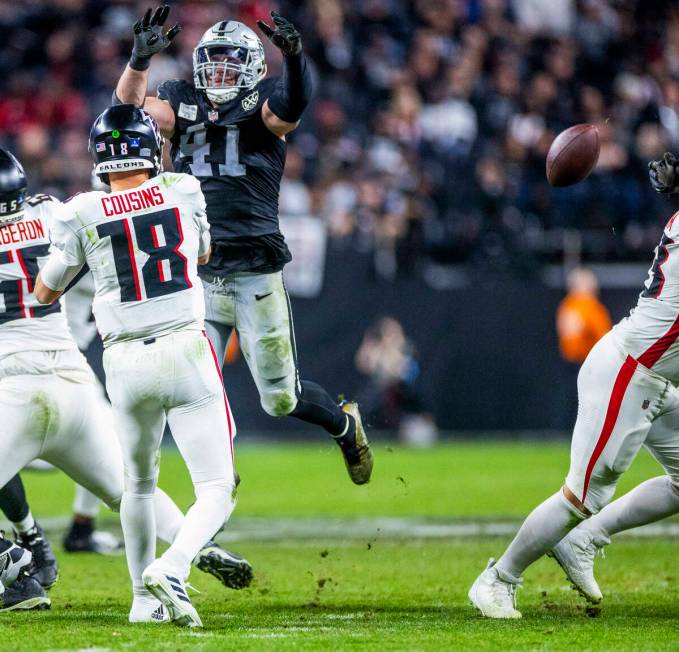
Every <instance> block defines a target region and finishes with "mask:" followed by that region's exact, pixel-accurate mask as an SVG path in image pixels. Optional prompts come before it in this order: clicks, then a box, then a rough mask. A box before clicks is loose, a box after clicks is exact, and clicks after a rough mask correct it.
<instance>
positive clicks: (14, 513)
mask: <svg viewBox="0 0 679 652" xmlns="http://www.w3.org/2000/svg"><path fill="white" fill-rule="evenodd" d="M0 509H1V510H2V511H3V513H4V514H5V516H6V517H7V520H8V521H12V523H18V522H20V521H22V520H23V519H25V518H26V516H27V515H28V514H29V512H30V509H29V507H28V501H27V500H26V490H25V489H24V483H23V482H22V480H21V476H20V475H19V474H18V473H17V474H16V475H15V476H14V477H13V478H12V479H11V480H10V481H9V482H8V483H7V484H6V485H5V486H4V487H2V489H0Z"/></svg>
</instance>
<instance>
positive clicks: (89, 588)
mask: <svg viewBox="0 0 679 652" xmlns="http://www.w3.org/2000/svg"><path fill="white" fill-rule="evenodd" d="M239 444H240V447H239V449H238V451H237V462H238V469H239V472H240V473H241V475H242V477H243V484H242V485H241V489H240V492H239V505H238V507H237V509H236V512H235V514H234V517H233V519H232V528H230V529H228V530H227V533H226V535H228V536H231V537H232V539H236V540H231V541H228V543H226V544H225V545H227V546H228V547H230V548H231V549H233V550H235V551H237V552H239V553H241V554H243V555H245V556H247V558H248V559H249V560H250V561H251V562H252V563H253V565H254V566H255V568H256V580H255V583H254V585H253V587H251V588H250V589H247V590H244V591H240V592H234V591H229V590H227V589H225V588H223V587H222V586H221V585H219V584H218V583H217V581H216V580H215V579H214V578H212V577H208V576H205V575H203V574H201V573H200V572H198V571H194V572H193V573H192V576H191V583H192V584H193V585H194V586H196V588H197V589H199V590H200V591H201V593H200V594H197V595H195V596H194V597H193V601H194V604H195V606H196V608H197V609H198V610H199V612H200V614H201V616H202V617H203V622H204V624H205V628H204V629H202V630H197V631H193V630H192V631H189V630H183V629H180V628H177V627H174V626H171V625H160V626H159V625H142V626H140V625H135V626H132V625H129V624H128V623H127V621H126V615H127V610H128V608H129V578H128V575H127V569H126V565H125V561H124V557H100V556H94V555H67V554H65V553H63V552H61V551H60V550H59V551H58V552H59V558H60V562H61V578H60V581H59V583H58V584H57V585H56V586H55V587H54V589H53V590H52V591H51V592H50V595H51V597H52V601H53V606H52V609H51V610H50V611H47V612H27V613H5V614H2V615H1V616H0V634H1V635H2V637H3V639H2V640H3V643H2V649H11V650H17V651H18V650H31V651H32V650H91V651H92V652H94V651H95V650H108V649H111V650H164V649H167V650H234V649H239V650H334V649H336V650H344V649H348V650H365V649H367V650H373V649H381V650H452V649H460V650H470V649H502V650H505V649H536V650H537V649H540V650H569V651H572V650H573V649H583V650H584V649H587V650H609V649H617V650H621V649H624V650H632V649H638V650H642V649H643V650H651V649H672V648H675V647H677V645H678V638H679V635H677V634H676V630H677V618H679V589H678V584H677V579H678V578H679V571H678V570H677V566H676V558H677V542H676V541H675V540H672V539H667V538H663V539H660V538H654V539H639V538H633V537H622V538H619V539H617V540H616V541H615V542H614V545H612V546H610V547H609V548H608V550H607V557H606V559H604V560H599V561H598V562H597V574H598V577H599V579H600V581H601V585H602V587H603V589H604V593H605V596H606V597H605V602H604V605H603V608H602V609H601V611H600V613H598V614H591V613H590V614H587V613H586V611H585V609H584V605H583V603H582V602H581V600H580V599H579V598H578V596H577V595H576V594H575V592H573V591H571V590H570V588H569V587H568V585H567V583H566V582H565V580H564V579H563V577H562V574H561V571H560V569H559V568H558V567H557V566H556V565H555V564H554V562H552V561H551V560H542V561H540V562H538V563H537V564H536V565H535V566H534V567H533V568H531V569H529V571H528V572H527V573H526V586H525V588H524V589H522V590H521V591H520V593H519V605H520V608H521V609H522V610H523V612H524V618H523V620H521V621H518V622H492V621H486V620H483V619H481V618H480V617H479V616H478V615H477V614H476V613H475V612H474V610H473V609H472V608H471V607H470V606H469V605H468V602H467V598H466V592H467V589H468V588H469V585H470V584H471V582H472V581H473V579H474V578H475V576H476V575H477V574H478V573H479V572H480V570H481V569H482V568H483V566H484V564H485V562H486V561H487V559H488V557H489V556H491V555H497V554H499V553H500V552H501V551H502V549H503V547H504V545H506V543H507V541H508V539H509V536H500V537H486V538H479V537H473V538H467V537H450V536H449V537H443V538H418V537H415V536H413V534H414V533H417V531H416V529H413V530H412V531H409V528H408V523H409V522H411V521H412V522H414V521H415V520H417V521H422V520H423V519H427V518H429V519H431V522H432V523H451V522H461V523H463V522H476V523H478V522H495V521H512V522H514V521H518V520H519V519H520V518H522V517H523V516H525V514H526V513H527V511H529V510H530V509H531V508H532V507H533V506H534V505H535V504H536V503H537V502H538V501H540V500H541V499H542V498H544V497H546V496H547V495H549V494H550V493H552V492H553V491H555V490H556V489H557V487H558V486H559V485H560V483H561V482H562V480H563V476H564V474H565V471H566V467H567V463H568V455H567V446H566V445H565V444H558V443H557V444H555V443H520V444H510V443H487V444H484V445H479V444H448V445H442V446H439V447H437V448H434V449H431V450H427V451H413V450H406V449H402V448H399V447H398V446H387V445H384V444H379V445H378V446H377V447H376V469H375V474H374V477H373V481H372V482H371V484H370V485H368V486H367V487H353V486H352V485H351V484H350V483H349V481H348V480H347V479H346V477H345V474H344V469H343V467H342V465H341V461H340V459H339V457H338V456H337V454H336V452H335V451H334V450H332V449H331V448H329V447H324V446H322V445H320V444H318V445H311V446H304V447H302V446H288V447H286V446H277V445H250V446H248V445H247V443H244V442H243V440H241V441H240V442H239ZM161 466H162V474H161V485H162V486H163V487H164V488H165V489H166V490H167V491H168V492H169V493H170V494H171V495H172V496H173V497H174V498H175V499H176V500H177V502H178V503H179V504H180V506H181V507H182V508H186V507H187V506H188V505H189V504H190V502H191V500H192V496H191V488H190V484H189V482H188V477H187V474H186V471H185V469H184V468H183V465H182V463H181V461H180V460H179V459H178V457H177V455H176V453H174V451H172V450H171V449H168V450H166V451H164V453H163V460H162V463H161ZM659 472H660V471H659V468H658V467H657V464H656V463H655V462H654V461H653V460H652V459H651V458H650V456H648V455H646V454H643V455H642V456H640V459H639V460H637V462H636V463H635V465H634V467H633V468H632V469H631V471H630V473H629V474H628V476H627V477H626V478H625V479H624V480H623V482H622V483H621V486H620V492H622V491H625V490H627V489H629V488H630V487H632V486H634V485H635V484H636V483H638V482H639V481H641V480H643V479H645V478H647V477H651V476H653V475H657V474H658V473H659ZM25 478H26V481H27V486H28V491H29V498H30V500H31V502H32V507H33V511H34V513H35V514H36V515H37V516H38V517H39V518H42V519H44V521H45V522H46V523H54V522H55V519H54V518H53V517H57V516H65V515H66V514H67V513H68V509H69V505H70V501H71V499H72V493H73V490H72V485H71V484H70V483H69V481H68V480H66V479H64V478H63V476H61V475H60V474H56V473H44V474H38V473H28V474H26V476H25ZM385 517H390V518H391V519H392V520H393V521H394V522H397V523H401V524H402V526H403V529H402V531H401V532H399V533H396V534H394V535H392V536H385V535H384V534H383V531H382V528H381V527H380V523H381V521H380V520H379V519H384V518H385ZM336 519H341V520H340V522H341V523H342V524H343V525H342V528H343V529H340V530H339V533H338V530H337V529H336V528H335V529H332V528H329V527H328V524H329V523H332V522H334V521H335V520H336ZM100 520H101V522H102V525H104V526H106V527H108V528H110V529H115V527H116V523H115V518H114V517H113V515H110V513H109V514H106V513H105V512H104V511H102V518H101V519H100ZM354 521H355V522H356V524H358V523H359V521H360V523H361V528H358V525H357V529H356V530H354V528H353V527H352V522H354ZM271 523H278V524H280V523H284V524H286V527H287V529H286V530H285V533H284V534H282V535H281V537H279V538H276V537H272V536H271V535H270V534H269V535H267V536H268V537H269V538H264V537H263V536H259V535H258V528H257V525H258V524H260V525H261V530H262V531H264V530H266V528H267V527H269V526H270V525H271ZM296 524H304V527H305V528H306V529H305V530H303V531H302V530H300V532H297V533H296V530H295V526H296ZM366 524H367V525H366ZM371 524H372V525H371ZM244 525H247V527H244ZM371 528H372V529H371ZM269 532H270V527H269ZM357 532H358V534H357ZM53 534H54V538H55V541H56V542H58V539H59V536H58V533H57V532H54V533H53Z"/></svg>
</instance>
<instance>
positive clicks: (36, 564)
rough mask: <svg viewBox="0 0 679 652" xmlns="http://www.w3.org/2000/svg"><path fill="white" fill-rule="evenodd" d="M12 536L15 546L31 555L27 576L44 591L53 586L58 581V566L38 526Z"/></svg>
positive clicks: (50, 547) (48, 543)
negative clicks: (36, 582)
mask: <svg viewBox="0 0 679 652" xmlns="http://www.w3.org/2000/svg"><path fill="white" fill-rule="evenodd" d="M14 534H15V537H14V539H15V541H16V543H17V545H19V546H21V547H22V548H26V550H29V551H30V552H31V553H32V555H33V561H32V563H31V567H30V569H29V571H28V573H29V575H30V576H31V577H34V578H35V579H36V580H38V582H39V583H40V584H41V586H42V587H43V588H45V589H49V588H50V587H52V586H54V584H55V583H56V581H57V580H58V579H59V564H58V563H57V559H56V557H55V556H54V553H53V552H52V546H51V545H50V542H49V541H48V540H47V537H46V536H45V533H44V532H43V530H42V528H41V527H40V525H38V524H37V523H36V524H35V525H34V526H33V527H32V528H31V529H30V530H29V531H28V532H24V533H23V534H18V533H16V532H15V533H14Z"/></svg>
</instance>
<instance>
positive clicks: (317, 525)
mask: <svg viewBox="0 0 679 652" xmlns="http://www.w3.org/2000/svg"><path fill="white" fill-rule="evenodd" d="M70 522H71V516H70V515H64V516H53V517H42V518H40V524H41V525H42V526H43V527H44V528H45V530H47V531H48V533H52V532H54V531H63V530H65V529H66V528H67V527H68V526H69V525H70ZM102 525H103V527H102V529H105V530H107V529H116V528H118V530H119V526H118V525H117V524H113V523H111V522H106V521H104V523H103V524H102ZM520 525H521V521H518V520H517V521H514V520H502V521H500V520H495V521H484V520H462V519H443V518H422V517H420V518H418V517H387V516H381V517H363V518H309V517H298V518H297V517H289V518H268V517H247V516H244V517H235V518H233V519H232V520H231V521H229V522H228V523H227V524H226V527H225V528H224V531H223V532H221V533H220V534H218V535H217V537H216V539H217V541H218V542H221V543H229V542H233V541H280V540H300V541H303V540H309V541H311V542H316V541H323V540H329V541H335V540H368V541H375V540H380V539H457V538H462V539H469V538H484V537H508V536H512V535H514V534H516V531H517V530H518V528H519V526H520ZM10 527H11V523H9V522H8V521H0V529H5V530H9V529H10ZM622 534H623V536H632V537H642V538H652V537H677V538H679V522H677V521H666V522H661V523H653V524H651V525H645V526H644V527H641V528H637V529H635V530H630V531H629V532H623V533H622ZM313 545H316V543H313Z"/></svg>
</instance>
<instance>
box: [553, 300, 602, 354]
mask: <svg viewBox="0 0 679 652" xmlns="http://www.w3.org/2000/svg"><path fill="white" fill-rule="evenodd" d="M611 326H612V324H611V317H610V315H609V314H608V310H606V307H605V306H604V305H603V304H602V303H601V302H600V301H599V300H598V299H597V298H596V296H594V295H593V294H589V293H582V292H571V293H569V294H568V295H566V298H565V299H564V300H563V301H562V302H561V303H560V304H559V307H558V309H557V311H556V330H557V334H558V336H559V349H560V350H561V355H562V356H563V358H564V359H565V360H568V362H575V363H577V364H581V363H582V362H584V360H585V358H586V357H587V354H588V353H589V352H590V350H591V349H592V347H593V346H594V345H595V344H596V343H597V342H598V341H599V340H600V339H601V338H602V337H603V336H604V335H605V334H606V333H607V332H608V331H609V330H611Z"/></svg>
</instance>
